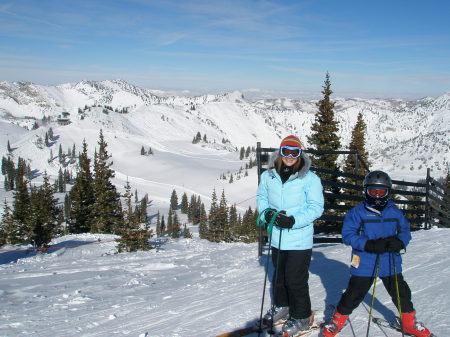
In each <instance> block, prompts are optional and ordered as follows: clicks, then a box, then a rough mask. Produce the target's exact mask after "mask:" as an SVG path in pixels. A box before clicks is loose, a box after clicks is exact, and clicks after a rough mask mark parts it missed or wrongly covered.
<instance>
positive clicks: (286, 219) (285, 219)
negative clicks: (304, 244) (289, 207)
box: [274, 211, 295, 229]
mask: <svg viewBox="0 0 450 337" xmlns="http://www.w3.org/2000/svg"><path fill="white" fill-rule="evenodd" d="M294 224H295V218H294V217H293V216H292V215H291V216H287V215H286V211H281V212H280V213H279V214H278V215H277V217H276V219H275V222H274V225H275V226H277V227H280V228H288V229H290V228H292V226H294Z"/></svg>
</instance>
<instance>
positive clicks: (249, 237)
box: [236, 207, 258, 242]
mask: <svg viewBox="0 0 450 337" xmlns="http://www.w3.org/2000/svg"><path fill="white" fill-rule="evenodd" d="M256 217H257V212H256V211H255V212H253V210H252V208H251V207H249V208H248V210H247V211H245V213H244V216H243V217H242V221H241V222H240V226H238V228H237V229H236V234H237V236H238V237H239V240H240V241H243V242H256V241H257V240H258V227H257V226H256V225H255V222H256Z"/></svg>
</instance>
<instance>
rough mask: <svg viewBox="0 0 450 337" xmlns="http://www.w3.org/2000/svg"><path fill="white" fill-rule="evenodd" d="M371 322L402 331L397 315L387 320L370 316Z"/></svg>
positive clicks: (412, 336)
mask: <svg viewBox="0 0 450 337" xmlns="http://www.w3.org/2000/svg"><path fill="white" fill-rule="evenodd" d="M372 322H374V323H375V324H376V325H378V326H380V327H383V328H389V329H393V330H395V331H398V332H402V328H401V327H400V318H399V317H397V316H396V317H395V321H393V322H392V321H388V320H387V319H384V318H380V317H372ZM403 334H404V335H405V336H411V337H415V336H414V335H410V334H408V333H405V332H403ZM429 337H437V336H436V335H434V334H431V335H430V336H429Z"/></svg>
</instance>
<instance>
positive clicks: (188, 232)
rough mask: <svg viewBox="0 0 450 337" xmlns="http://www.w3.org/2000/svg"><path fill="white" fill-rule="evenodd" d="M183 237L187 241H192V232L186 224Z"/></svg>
mask: <svg viewBox="0 0 450 337" xmlns="http://www.w3.org/2000/svg"><path fill="white" fill-rule="evenodd" d="M183 237H184V238H185V239H192V234H191V231H190V230H189V228H188V227H187V226H186V224H184V229H183Z"/></svg>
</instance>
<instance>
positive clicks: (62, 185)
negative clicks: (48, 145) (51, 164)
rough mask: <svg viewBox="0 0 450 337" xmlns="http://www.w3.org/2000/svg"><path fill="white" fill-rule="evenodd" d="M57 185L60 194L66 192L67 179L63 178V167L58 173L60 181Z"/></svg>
mask: <svg viewBox="0 0 450 337" xmlns="http://www.w3.org/2000/svg"><path fill="white" fill-rule="evenodd" d="M57 183H58V184H57V185H58V192H60V193H63V192H65V191H66V184H65V179H64V176H63V171H62V169H61V167H60V168H59V172H58V181H57Z"/></svg>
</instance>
